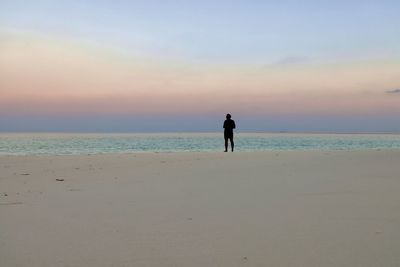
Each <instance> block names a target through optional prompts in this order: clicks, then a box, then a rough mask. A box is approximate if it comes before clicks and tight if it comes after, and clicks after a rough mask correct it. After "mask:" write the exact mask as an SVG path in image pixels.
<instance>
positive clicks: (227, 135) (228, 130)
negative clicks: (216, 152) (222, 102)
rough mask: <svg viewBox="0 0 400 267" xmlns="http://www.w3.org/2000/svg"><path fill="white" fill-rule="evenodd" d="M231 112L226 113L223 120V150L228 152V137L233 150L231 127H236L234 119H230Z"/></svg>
mask: <svg viewBox="0 0 400 267" xmlns="http://www.w3.org/2000/svg"><path fill="white" fill-rule="evenodd" d="M231 117H232V116H231V114H226V120H225V121H224V138H225V152H228V139H229V140H230V141H231V148H232V152H233V147H234V146H235V144H234V143H233V129H235V128H236V125H235V121H234V120H231Z"/></svg>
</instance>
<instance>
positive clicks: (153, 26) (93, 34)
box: [0, 0, 400, 132]
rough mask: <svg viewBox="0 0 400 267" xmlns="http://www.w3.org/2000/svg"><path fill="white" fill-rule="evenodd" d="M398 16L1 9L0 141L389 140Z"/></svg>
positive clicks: (284, 5) (389, 6) (254, 8)
mask: <svg viewBox="0 0 400 267" xmlns="http://www.w3.org/2000/svg"><path fill="white" fill-rule="evenodd" d="M399 12H400V2H399V1H388V0H380V1H349V0H347V1H341V0H338V1H324V0H319V1H316V0H305V1H285V0H282V1H256V0H253V1H244V0H243V1H235V0H231V1H225V0H221V1H210V0H203V1H168V0H164V1H161V0H159V1H149V0H148V1H121V0H114V1H111V0H109V1H104V0H97V1H95V0H87V1H85V0H83V1H71V0H69V1H63V0H60V1H56V0H53V1H40V0H36V1H19V0H12V1H11V0H10V1H8V0H0V131H3V132H13V131H27V132H29V131H63V132H65V131H66V132H68V131H73V132H81V131H82V132H146V131H155V132H164V131H220V130H221V127H222V123H223V120H224V118H225V114H226V113H231V114H232V117H233V119H235V120H236V124H237V126H238V131H272V132H276V131H289V132H290V131H300V132H400V45H399V44H400V17H399V16H398V14H399Z"/></svg>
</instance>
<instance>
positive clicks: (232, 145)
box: [230, 137, 235, 152]
mask: <svg viewBox="0 0 400 267" xmlns="http://www.w3.org/2000/svg"><path fill="white" fill-rule="evenodd" d="M230 140H231V148H232V152H233V147H234V146H235V143H233V137H231V138H230Z"/></svg>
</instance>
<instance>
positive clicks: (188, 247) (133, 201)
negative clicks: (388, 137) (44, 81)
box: [0, 150, 400, 267]
mask: <svg viewBox="0 0 400 267" xmlns="http://www.w3.org/2000/svg"><path fill="white" fill-rule="evenodd" d="M399 192H400V151H385V150H381V151H308V152H304V151H287V152H251V153H250V152H249V153H245V152H243V153H138V154H120V155H118V154H112V155H111V154H110V155H108V154H104V155H83V156H0V266H1V267H12V266H29V267H58V266H63V267H66V266H71V267H72V266H74V267H76V266H93V267H99V266H107V267H108V266H152V267H153V266H163V267H165V266H196V267H197V266H198V267H205V266H222V267H233V266H285V267H286V266H287V267H289V266H290V267H293V266H301V267H313V266H315V267H325V266H331V267H338V266H340V267H346V266H348V267H357V266H360V267H367V266H374V267H378V266H379V267H391V266H393V267H395V266H396V267H398V266H400V194H399Z"/></svg>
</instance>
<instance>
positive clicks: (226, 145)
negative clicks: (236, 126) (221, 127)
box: [225, 137, 228, 152]
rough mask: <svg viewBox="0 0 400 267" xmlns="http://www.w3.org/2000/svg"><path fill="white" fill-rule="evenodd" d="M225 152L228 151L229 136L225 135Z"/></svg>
mask: <svg viewBox="0 0 400 267" xmlns="http://www.w3.org/2000/svg"><path fill="white" fill-rule="evenodd" d="M225 152H228V138H226V137H225Z"/></svg>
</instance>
